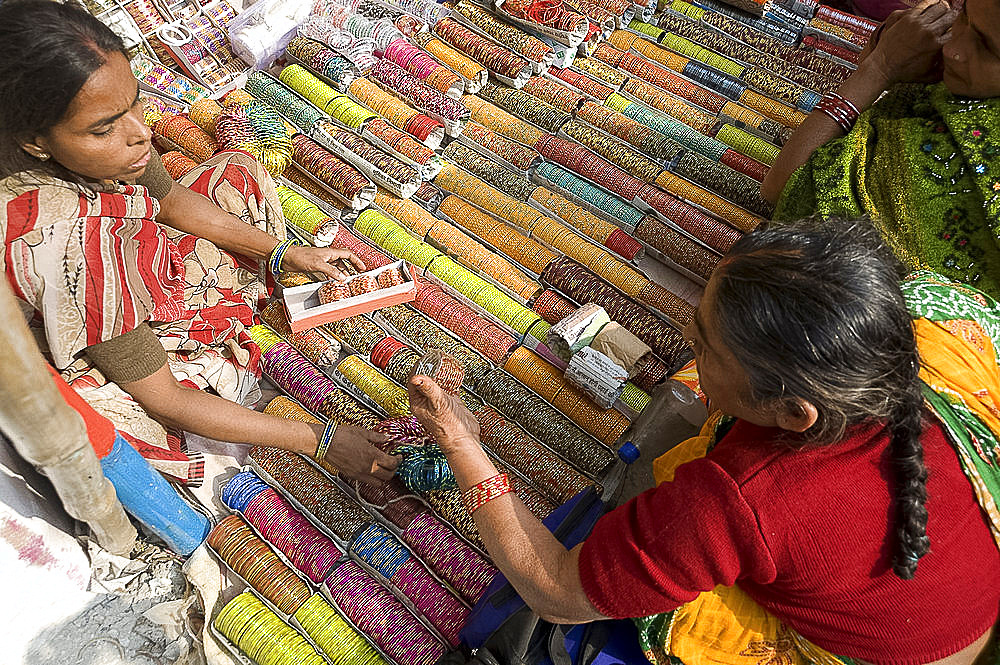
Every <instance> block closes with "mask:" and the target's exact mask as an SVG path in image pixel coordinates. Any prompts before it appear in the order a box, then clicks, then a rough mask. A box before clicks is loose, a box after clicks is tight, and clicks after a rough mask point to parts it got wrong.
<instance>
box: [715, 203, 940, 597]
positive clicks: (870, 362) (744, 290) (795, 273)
mask: <svg viewBox="0 0 1000 665" xmlns="http://www.w3.org/2000/svg"><path fill="white" fill-rule="evenodd" d="M902 276H903V268H902V266H900V264H899V263H898V261H896V259H895V258H894V257H893V256H892V253H891V251H890V250H889V249H888V248H887V247H886V246H885V244H884V243H883V241H882V239H881V237H880V236H879V234H878V232H877V231H876V230H875V228H874V227H873V226H872V224H871V223H870V222H869V221H867V220H861V221H855V222H846V221H843V220H839V219H827V220H816V219H813V220H802V221H800V222H797V223H794V224H790V225H786V226H782V227H774V226H772V227H770V228H766V229H758V230H757V231H754V232H753V233H749V234H747V235H745V236H743V237H742V238H741V239H740V240H738V241H737V242H736V243H735V244H734V245H733V247H732V249H731V250H730V251H729V253H728V254H727V255H726V256H725V257H724V258H723V259H722V261H721V262H720V263H719V265H718V267H717V268H716V270H715V273H714V274H713V275H712V280H713V283H714V284H715V287H714V288H715V304H714V308H713V309H714V315H715V320H716V323H717V325H718V327H719V332H720V335H721V336H722V338H723V340H724V341H725V344H726V347H727V348H728V349H730V350H731V351H732V352H733V354H734V355H735V356H736V358H737V359H738V360H739V362H740V365H741V366H742V367H743V369H744V370H745V371H746V373H747V377H748V379H749V382H750V392H751V399H752V400H753V402H754V404H753V406H754V407H755V408H763V409H782V408H784V409H787V408H790V407H794V406H795V405H797V404H798V401H797V400H806V401H808V402H809V403H811V404H812V405H813V406H815V407H816V411H817V415H818V418H817V420H816V422H815V424H813V426H812V427H810V428H809V429H808V430H807V431H806V432H805V437H806V441H807V442H808V443H811V444H820V445H822V444H827V443H835V442H837V441H840V440H842V439H843V437H844V434H845V432H846V431H847V429H848V428H849V427H852V426H855V425H859V424H863V423H871V422H882V423H885V426H886V428H887V429H888V432H889V446H888V451H887V452H888V455H889V457H890V459H891V463H892V468H893V471H894V473H895V482H894V483H893V487H892V488H891V489H892V493H893V496H894V501H895V519H894V522H895V524H894V525H893V526H892V527H891V528H890V530H889V533H887V542H888V543H889V544H890V545H891V546H892V548H893V557H892V570H893V572H894V573H895V574H896V575H897V576H899V577H900V578H902V579H912V578H913V576H914V574H915V572H916V569H917V562H918V561H919V559H920V557H922V556H923V555H924V554H926V553H927V552H928V550H929V549H930V543H929V541H928V538H927V508H926V505H925V504H926V501H927V469H926V468H925V467H924V450H923V445H922V444H921V435H922V433H923V422H922V416H923V394H922V390H921V383H920V379H919V375H918V374H919V369H920V359H919V356H918V354H917V343H916V337H915V335H914V331H913V321H912V318H911V316H910V313H909V311H908V309H907V307H906V302H905V300H904V299H903V294H902V292H901V290H900V288H899V280H900V279H901V277H902Z"/></svg>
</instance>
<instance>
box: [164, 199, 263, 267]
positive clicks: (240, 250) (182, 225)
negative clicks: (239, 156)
mask: <svg viewBox="0 0 1000 665" xmlns="http://www.w3.org/2000/svg"><path fill="white" fill-rule="evenodd" d="M156 220H157V221H158V222H161V223H163V224H166V225H167V226H171V227H173V228H175V229H177V230H178V231H183V232H184V233H190V234H191V235H195V236H198V237H199V238H204V239H205V240H208V241H210V242H212V243H214V244H215V245H216V246H218V247H221V248H222V249H225V250H228V251H230V252H234V253H237V254H240V255H242V256H245V257H247V258H249V259H255V260H263V259H266V258H267V257H268V256H269V255H270V254H271V250H273V249H274V247H275V245H277V244H278V239H277V238H275V237H274V236H271V235H268V234H267V233H264V232H263V231H261V230H260V229H257V228H254V227H253V226H250V225H249V224H247V223H245V222H244V221H243V220H241V219H239V218H238V217H236V216H235V215H232V214H230V213H228V212H226V211H225V210H223V209H222V208H220V207H219V206H217V205H215V204H214V203H213V202H212V201H211V200H209V199H208V198H207V197H205V196H202V195H201V194H198V193H197V192H193V191H191V190H190V189H188V188H187V187H185V186H183V185H181V184H179V183H176V182H175V183H174V184H173V186H172V187H171V188H170V193H169V194H167V196H165V197H164V198H163V199H162V200H161V201H160V214H159V215H157V218H156Z"/></svg>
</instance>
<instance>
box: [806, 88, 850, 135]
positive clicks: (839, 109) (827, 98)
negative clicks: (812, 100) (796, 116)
mask: <svg viewBox="0 0 1000 665" xmlns="http://www.w3.org/2000/svg"><path fill="white" fill-rule="evenodd" d="M816 109H817V110H819V111H822V112H823V113H825V114H826V115H827V116H828V117H829V118H830V119H831V120H833V121H834V122H835V123H837V124H838V125H840V128H841V129H842V130H844V133H845V134H846V133H847V132H850V131H851V129H852V128H853V127H854V123H855V122H857V121H858V116H860V115H861V112H860V111H858V107H857V106H855V105H854V103H853V102H851V101H850V100H848V99H844V98H843V97H841V96H840V95H838V94H837V93H835V92H831V93H829V94H826V95H824V96H823V99H822V100H820V102H819V104H817V105H816Z"/></svg>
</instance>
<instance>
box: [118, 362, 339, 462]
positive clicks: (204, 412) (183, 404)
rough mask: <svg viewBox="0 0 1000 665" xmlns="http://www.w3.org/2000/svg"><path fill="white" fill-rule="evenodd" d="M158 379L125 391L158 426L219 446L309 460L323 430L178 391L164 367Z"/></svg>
mask: <svg viewBox="0 0 1000 665" xmlns="http://www.w3.org/2000/svg"><path fill="white" fill-rule="evenodd" d="M157 374H162V376H156V375H154V376H152V377H148V378H147V379H143V380H141V381H137V382H134V383H129V384H126V385H124V386H123V388H124V389H125V390H126V391H127V392H129V393H130V394H131V395H132V396H133V397H134V398H135V399H136V401H137V402H139V404H140V405H141V406H142V407H143V409H145V411H146V412H147V413H149V415H150V416H152V417H153V418H155V419H156V420H157V421H159V422H160V423H161V424H163V425H165V426H167V427H172V428H175V429H179V430H182V431H185V432H191V433H192V434H197V435H199V436H204V437H206V438H209V439H215V440H217V441H227V442H229V443H245V444H259V445H263V446H268V447H272V448H282V449H284V450H291V451H293V452H297V453H305V454H309V455H311V454H312V453H313V452H314V451H315V450H316V445H317V443H318V441H319V435H320V434H321V433H322V431H323V428H322V426H321V425H314V424H310V423H306V422H301V421H298V420H286V419H284V418H275V417H273V416H270V415H267V414H264V413H259V412H257V411H254V410H252V409H248V408H246V407H244V406H242V405H240V404H236V403H235V402H230V401H229V400H227V399H224V398H222V397H219V396H218V395H212V394H209V393H206V392H204V391H201V390H196V389H194V388H187V387H185V386H182V385H180V384H178V383H177V382H176V380H174V378H173V375H172V374H170V370H169V368H167V367H166V366H164V368H163V369H161V370H160V372H157Z"/></svg>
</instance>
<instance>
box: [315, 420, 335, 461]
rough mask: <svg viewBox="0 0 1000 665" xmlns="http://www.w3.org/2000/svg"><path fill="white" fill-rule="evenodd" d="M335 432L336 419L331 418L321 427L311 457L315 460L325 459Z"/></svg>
mask: <svg viewBox="0 0 1000 665" xmlns="http://www.w3.org/2000/svg"><path fill="white" fill-rule="evenodd" d="M336 433H337V421H335V420H331V421H329V422H327V424H326V427H324V428H323V434H322V435H321V436H320V437H319V443H318V444H317V445H316V452H314V453H313V459H315V460H316V461H317V462H322V461H323V460H324V459H326V453H327V452H328V451H329V450H330V446H331V445H333V437H334V435H336Z"/></svg>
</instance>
